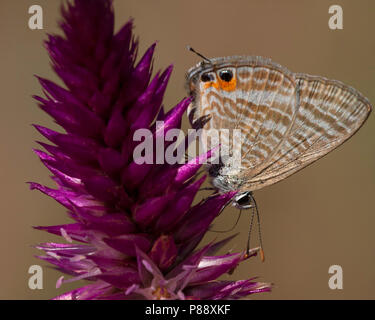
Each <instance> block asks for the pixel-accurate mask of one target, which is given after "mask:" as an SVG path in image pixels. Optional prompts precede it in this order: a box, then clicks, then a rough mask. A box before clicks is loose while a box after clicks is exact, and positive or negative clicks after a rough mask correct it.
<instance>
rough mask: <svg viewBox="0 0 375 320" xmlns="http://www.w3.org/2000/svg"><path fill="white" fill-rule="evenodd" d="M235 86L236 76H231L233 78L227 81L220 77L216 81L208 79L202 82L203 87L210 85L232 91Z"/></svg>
mask: <svg viewBox="0 0 375 320" xmlns="http://www.w3.org/2000/svg"><path fill="white" fill-rule="evenodd" d="M236 86H237V80H236V77H233V79H232V80H231V81H229V82H227V81H223V80H221V79H218V80H216V81H210V82H207V83H205V84H204V88H205V89H208V88H210V87H214V88H215V89H217V90H220V89H221V90H224V91H233V90H235V89H236Z"/></svg>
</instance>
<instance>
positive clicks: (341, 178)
mask: <svg viewBox="0 0 375 320" xmlns="http://www.w3.org/2000/svg"><path fill="white" fill-rule="evenodd" d="M33 4H39V5H41V6H42V8H43V9H44V30H34V31H33V30H30V29H29V28H28V24H27V23H28V18H29V14H28V8H29V6H31V5H33ZM59 4H60V1H57V0H56V1H51V0H48V1H47V0H33V1H29V0H17V1H12V0H2V1H1V2H0V39H1V50H0V70H1V77H0V88H1V97H2V102H1V117H0V121H1V125H0V140H1V153H2V157H1V160H0V161H1V166H0V175H1V182H2V183H1V185H0V188H1V190H0V197H1V202H0V206H1V208H0V210H1V222H0V252H1V257H0V299H48V298H51V297H53V296H55V295H57V294H58V293H61V292H63V291H65V290H67V289H69V288H70V287H69V286H63V288H61V289H60V290H56V289H55V283H56V280H57V278H58V277H59V276H60V274H59V273H58V272H56V271H54V270H51V269H49V268H48V267H47V265H46V264H45V263H43V262H42V261H39V260H37V259H36V258H34V257H33V256H34V255H35V254H38V251H37V250H35V249H33V248H32V247H31V245H34V244H37V243H39V242H45V241H48V240H56V239H57V238H55V237H53V236H49V235H47V234H45V233H43V232H40V231H36V230H33V229H32V228H31V226H32V225H52V224H60V223H64V222H67V221H68V219H67V218H66V216H65V210H64V209H63V208H62V207H61V206H60V205H58V204H56V203H55V202H54V201H53V200H51V199H49V198H47V197H45V196H43V195H42V194H40V193H38V192H36V191H34V192H31V191H29V190H28V186H27V185H26V184H25V182H26V181H38V182H41V183H45V184H47V185H50V186H52V185H53V184H52V183H51V181H50V179H49V177H48V175H49V173H48V171H47V169H45V168H44V167H43V165H42V164H41V163H40V162H39V161H38V160H37V158H36V156H35V155H34V154H33V153H32V151H31V148H33V147H36V146H37V145H36V143H35V142H34V140H37V139H41V138H40V136H39V135H38V134H36V132H35V130H33V128H32V127H31V125H30V124H31V123H39V124H42V125H46V126H49V127H52V128H56V127H55V125H54V124H53V123H52V120H51V119H50V118H49V117H48V116H47V115H45V114H44V113H43V112H42V111H40V110H39V109H38V108H37V106H36V103H35V102H34V101H33V100H32V98H31V95H32V94H40V92H41V90H40V87H39V85H38V83H37V81H36V79H35V78H34V77H33V74H38V75H41V76H43V77H47V78H50V79H53V80H56V76H55V75H54V74H53V73H52V71H51V69H50V67H49V60H48V57H47V54H46V52H45V50H44V48H43V45H42V41H43V40H44V39H45V38H46V36H45V33H46V32H49V33H54V32H57V31H58V30H57V20H58V19H59ZM332 4H340V5H341V6H342V8H343V10H344V29H343V30H337V31H332V30H330V29H329V28H328V19H329V17H330V15H329V14H328V8H329V6H330V5H332ZM114 7H115V11H116V28H118V27H119V26H120V25H122V24H123V23H124V22H125V21H127V19H128V18H129V17H134V19H135V26H136V28H135V34H136V35H138V36H139V37H140V43H141V52H142V51H143V50H144V49H145V48H146V47H147V46H149V45H150V44H151V43H153V42H154V41H155V40H158V41H159V42H158V46H157V51H156V60H155V67H156V68H155V70H157V69H159V68H164V67H166V66H167V65H169V64H170V63H173V64H174V66H175V69H174V73H173V75H172V78H171V81H170V85H169V88H168V90H167V93H166V98H165V106H168V107H172V106H173V105H174V104H175V103H176V102H177V101H178V100H179V99H181V98H182V97H183V96H185V91H184V74H185V71H186V70H187V69H188V68H189V67H190V66H192V65H194V64H195V63H197V62H198V61H199V59H198V57H196V56H195V55H193V54H191V53H189V52H187V51H186V45H187V44H190V45H191V46H193V47H194V48H196V49H197V50H199V51H201V52H202V53H203V54H205V55H207V56H208V57H214V56H225V55H238V54H253V55H263V56H267V57H271V58H272V59H273V60H274V61H275V62H278V63H280V64H282V65H284V66H286V67H287V68H289V69H290V70H291V71H295V72H306V73H310V74H318V75H323V76H326V77H329V78H334V79H338V80H341V81H343V82H345V83H347V84H349V85H352V86H353V87H355V88H356V89H358V90H359V91H361V92H362V93H363V94H364V95H365V96H367V97H368V98H369V99H370V101H372V103H373V104H374V103H375V90H374V84H375V62H374V57H375V38H374V31H375V16H374V14H375V2H374V1H373V0H362V1H352V0H346V1H340V0H335V1H328V0H319V1H317V0H314V1H313V0H309V1H307V0H284V1H277V0H246V1H245V0H244V1H241V0H232V1H223V0H205V1H201V0H190V1H175V0H168V1H166V0H165V1H160V0H154V1H144V0H143V1H139V0H137V1H136V0H132V1H131V0H126V1H121V0H115V2H114ZM374 117H375V115H374V114H372V115H371V116H370V118H369V120H368V122H367V123H366V124H365V126H364V127H363V128H362V129H361V130H360V131H359V132H358V134H356V135H355V136H354V137H353V138H352V139H351V140H350V141H348V142H347V143H345V145H344V146H342V147H340V148H339V149H338V150H336V151H334V152H333V153H331V154H329V155H328V156H327V157H325V158H324V159H321V160H320V161H318V162H316V163H315V164H313V165H312V166H310V167H308V168H306V169H304V170H303V171H302V172H300V173H297V174H296V175H294V176H292V177H290V178H288V179H286V180H284V181H283V182H281V183H279V184H276V185H274V186H271V187H268V188H265V189H264V190H261V191H258V192H256V193H255V196H256V199H257V202H258V205H259V207H260V213H261V219H262V231H263V232H262V234H263V241H264V248H265V253H266V261H265V262H264V263H261V262H260V259H259V258H254V259H250V261H247V262H246V263H243V264H241V265H240V267H239V268H238V269H237V270H236V271H235V273H234V274H233V275H231V276H230V277H231V278H232V279H234V278H235V279H242V278H247V277H249V276H255V275H257V276H259V277H260V279H261V280H263V281H269V282H273V283H274V284H275V287H274V290H273V292H272V293H269V294H268V293H266V294H261V295H255V296H252V297H253V298H254V299H374V298H375V294H374V290H373V288H374V285H375V250H374V249H375V232H374V226H375V215H374V211H375V210H374V195H375V193H374V191H375V139H374V138H375V118H374ZM185 120H186V119H185ZM184 128H185V129H186V128H188V125H187V121H185V123H184ZM235 213H236V211H235V210H234V209H227V210H225V212H224V213H223V214H222V216H221V217H220V218H219V219H218V221H217V223H216V228H217V229H220V228H224V227H228V226H229V225H232V224H233V223H234V222H235V219H236V215H235ZM248 224H249V217H248V215H247V213H245V214H244V215H243V217H242V219H241V220H240V223H239V225H238V226H237V228H236V231H239V232H240V235H239V236H238V237H237V238H236V239H235V240H234V241H232V243H231V244H230V245H228V246H227V248H226V249H231V248H233V249H235V250H241V249H244V248H245V247H246V241H247V230H248ZM255 235H256V233H254V238H253V239H254V241H255V239H256V236H255ZM223 236H224V235H222V234H213V233H211V234H209V235H208V236H207V239H206V240H208V239H212V238H214V237H223ZM253 243H254V242H253ZM33 264H40V265H42V266H43V270H44V289H43V290H34V291H33V290H30V289H29V288H28V285H27V281H28V277H29V274H28V273H27V272H28V268H29V267H30V265H33ZM335 264H338V265H341V266H342V268H343V283H344V288H343V290H330V289H329V287H328V279H329V276H330V275H329V274H328V268H329V267H330V266H331V265H335Z"/></svg>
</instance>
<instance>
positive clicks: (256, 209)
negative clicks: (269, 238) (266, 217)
mask: <svg viewBox="0 0 375 320" xmlns="http://www.w3.org/2000/svg"><path fill="white" fill-rule="evenodd" d="M250 199H251V202H252V203H253V206H252V208H251V209H252V213H251V222H250V228H249V235H248V240H247V250H246V252H247V254H249V252H250V235H251V230H252V228H253V222H254V214H255V213H256V216H257V223H258V237H259V243H260V251H259V253H260V259H261V261H262V262H264V251H263V242H262V233H261V231H260V216H259V211H258V205H257V203H256V201H255V199H254V197H253V195H252V194H250Z"/></svg>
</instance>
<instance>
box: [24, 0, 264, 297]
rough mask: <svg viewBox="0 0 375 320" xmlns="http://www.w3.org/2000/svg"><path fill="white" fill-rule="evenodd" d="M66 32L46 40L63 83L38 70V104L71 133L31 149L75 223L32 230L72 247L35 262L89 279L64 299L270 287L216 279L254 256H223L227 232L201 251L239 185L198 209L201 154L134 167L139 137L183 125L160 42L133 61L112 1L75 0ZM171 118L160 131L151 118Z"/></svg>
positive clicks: (48, 249) (49, 134) (53, 246)
mask: <svg viewBox="0 0 375 320" xmlns="http://www.w3.org/2000/svg"><path fill="white" fill-rule="evenodd" d="M62 14H63V17H64V20H63V22H62V23H61V28H62V30H63V32H64V34H65V37H62V36H57V35H54V36H49V39H48V40H47V41H46V46H47V49H48V52H49V54H50V56H51V59H52V62H53V67H54V70H55V71H56V73H57V74H58V75H59V77H60V78H61V79H62V80H63V82H64V83H65V85H66V89H64V88H62V87H60V86H58V85H56V84H55V83H53V82H51V81H49V80H46V79H43V78H38V79H39V81H40V83H41V85H42V87H43V89H44V92H45V95H46V97H45V98H42V97H35V98H36V99H37V101H38V103H39V106H40V107H41V108H42V109H43V110H44V111H45V112H47V113H48V114H49V115H50V116H52V117H53V119H54V120H55V121H56V122H57V123H58V124H59V125H60V126H61V127H62V128H63V129H65V131H66V132H65V133H59V132H56V131H53V130H50V129H47V128H45V127H42V126H38V125H36V126H35V127H36V129H37V130H38V131H39V132H40V133H41V134H42V135H43V136H44V137H45V138H47V139H48V140H49V141H51V142H52V143H53V144H52V145H51V144H46V143H43V142H39V143H40V144H41V145H42V146H43V148H44V149H45V150H46V151H47V152H44V151H41V150H35V152H36V154H37V155H38V156H39V158H40V159H41V161H42V162H43V164H44V165H45V166H46V167H47V168H48V169H49V170H50V171H51V172H52V174H53V176H52V178H53V179H54V181H55V182H56V183H57V186H58V188H57V189H51V188H48V187H45V186H42V185H40V184H37V183H31V184H30V185H31V188H32V189H38V190H40V191H42V192H43V193H45V194H46V195H48V196H50V197H52V198H54V199H55V200H56V201H58V202H59V203H61V204H62V205H63V206H65V207H66V208H67V209H68V214H69V216H70V217H71V218H72V219H73V220H74V223H71V224H64V225H57V226H47V227H36V228H37V229H40V230H45V231H47V232H50V233H53V234H56V235H61V236H62V237H63V238H64V239H65V243H43V244H40V245H38V246H37V248H39V249H41V250H44V251H45V253H46V255H45V256H40V257H39V258H41V259H43V260H45V261H47V262H49V263H51V264H53V265H54V266H55V267H56V268H57V269H59V270H60V271H61V272H63V273H65V274H67V275H70V276H71V277H70V278H67V279H66V278H65V277H61V278H60V279H59V280H58V283H57V286H60V285H62V284H64V283H66V282H72V281H75V280H80V279H86V280H88V281H89V282H90V284H88V285H86V286H84V287H81V288H79V289H76V290H73V291H70V292H67V293H65V294H63V295H61V296H59V297H57V298H56V299H186V298H190V299H236V298H241V297H244V296H246V295H249V294H251V293H255V292H262V291H269V290H270V287H269V285H268V284H264V283H259V282H255V281H252V279H249V280H242V281H218V280H217V278H218V277H220V276H221V275H223V274H224V273H227V272H230V271H232V270H233V269H234V268H236V266H237V265H238V264H239V263H240V262H241V261H243V260H245V259H247V258H249V257H250V256H252V255H255V254H256V250H253V251H251V252H250V254H248V255H247V254H246V253H245V252H242V253H231V254H226V255H222V256H215V255H214V254H215V252H216V251H217V250H218V249H220V248H221V247H222V246H223V245H224V244H225V243H227V242H228V241H229V240H230V239H231V237H230V238H227V239H226V240H223V241H221V242H219V243H210V244H208V245H206V246H204V247H203V248H201V249H196V247H197V246H198V244H199V242H200V240H201V239H202V237H203V236H204V234H205V233H206V232H207V230H208V228H209V226H210V224H211V222H212V220H213V219H214V218H215V217H216V216H217V215H218V214H219V213H220V210H221V209H222V207H223V206H224V205H225V204H226V203H227V202H228V201H229V200H230V199H231V198H232V197H233V195H234V193H233V192H230V193H226V194H221V195H213V196H211V197H210V198H208V199H205V200H202V201H201V202H199V203H198V204H197V205H194V206H193V205H192V202H193V199H194V197H195V196H196V194H197V193H198V191H199V189H200V186H201V185H202V183H203V182H204V180H205V176H203V177H201V178H198V177H197V171H198V169H199V168H200V166H201V164H200V163H202V160H203V159H207V158H209V157H210V156H211V153H210V152H208V153H207V154H203V155H201V156H198V157H197V158H196V159H193V160H190V161H189V162H188V163H185V164H176V165H169V164H137V163H135V161H134V159H133V150H134V148H135V147H136V146H137V143H139V142H134V141H133V134H134V132H135V131H136V130H137V129H139V128H149V129H150V130H151V131H152V133H153V139H155V138H156V137H157V136H159V135H162V134H166V133H167V132H168V131H169V130H171V129H173V128H180V124H181V118H182V116H183V114H184V112H185V110H186V108H187V106H188V104H189V103H190V99H188V98H187V99H183V100H182V101H181V102H180V103H178V104H177V105H176V106H175V107H174V108H173V109H171V110H170V111H169V112H168V113H166V114H164V109H163V107H162V106H161V103H162V98H163V94H164V92H165V89H166V86H167V83H168V80H169V77H170V75H171V72H172V67H168V68H167V69H166V70H165V71H164V72H162V73H159V72H158V73H157V74H156V75H155V76H154V77H153V79H151V74H152V57H153V53H154V48H155V45H152V46H151V47H150V48H149V49H148V50H147V51H146V53H145V54H144V55H143V57H142V58H141V59H140V60H139V62H138V63H136V64H135V60H136V56H137V51H138V42H137V40H135V39H134V38H133V35H132V21H129V22H128V23H127V24H125V25H124V26H123V27H122V28H121V29H120V30H119V31H118V32H117V33H115V34H114V33H113V28H114V15H113V9H112V3H111V1H110V0H95V1H93V0H76V1H75V2H74V3H68V4H67V8H63V9H62ZM156 119H158V120H163V126H162V127H159V128H157V127H156V126H155V120H156Z"/></svg>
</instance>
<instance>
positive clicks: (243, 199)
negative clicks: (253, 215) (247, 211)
mask: <svg viewBox="0 0 375 320" xmlns="http://www.w3.org/2000/svg"><path fill="white" fill-rule="evenodd" d="M250 200H251V199H250V196H249V195H248V194H244V195H243V196H241V197H238V198H237V199H236V202H237V203H238V204H239V205H240V206H245V205H247V204H249V203H250Z"/></svg>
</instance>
